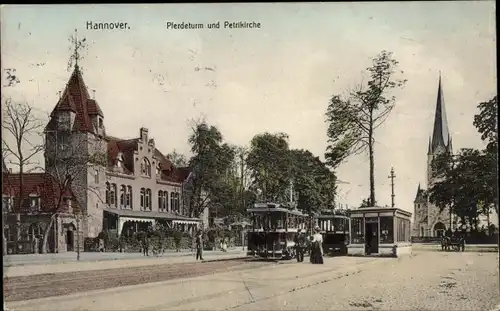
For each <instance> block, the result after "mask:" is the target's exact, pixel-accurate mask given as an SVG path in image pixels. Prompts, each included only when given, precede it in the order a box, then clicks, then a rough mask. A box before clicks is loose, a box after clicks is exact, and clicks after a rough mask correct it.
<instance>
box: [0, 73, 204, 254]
mask: <svg viewBox="0 0 500 311" xmlns="http://www.w3.org/2000/svg"><path fill="white" fill-rule="evenodd" d="M138 132H139V133H138V137H137V138H132V139H121V138H117V137H113V136H110V135H108V134H107V133H106V127H105V122H104V113H103V111H102V110H101V108H100V106H99V104H98V103H97V101H96V100H95V99H93V98H91V97H90V96H89V93H88V90H87V87H86V85H85V82H84V80H83V76H82V73H81V71H80V69H79V67H78V66H75V69H74V71H73V73H72V74H71V77H70V78H69V81H68V83H67V85H66V87H65V89H64V91H63V92H62V95H61V96H60V98H59V101H58V102H57V104H56V105H55V107H54V109H53V111H52V113H51V114H50V120H49V122H48V124H47V126H46V128H45V141H46V147H45V150H44V158H45V171H46V173H45V174H44V175H48V176H51V177H52V178H53V179H55V180H56V181H57V183H58V184H65V183H71V194H72V195H73V196H74V199H75V201H76V202H78V205H79V206H80V207H81V209H80V210H79V211H80V212H79V219H81V231H82V236H83V237H85V238H96V237H97V236H98V235H99V233H100V232H101V231H103V230H115V231H116V233H117V234H118V235H121V234H129V233H132V232H137V231H140V230H144V229H146V228H147V227H154V226H155V225H156V224H162V225H164V226H166V227H169V228H177V229H179V230H182V231H186V232H192V231H194V230H195V229H196V228H200V227H202V226H203V224H206V223H207V222H208V221H207V219H206V218H207V215H208V212H207V211H204V212H203V213H202V214H201V216H200V217H199V218H193V217H189V216H188V215H189V214H190V213H189V208H188V206H189V204H188V202H189V199H188V198H186V196H185V191H184V188H185V187H187V186H188V184H189V182H190V180H191V177H192V176H191V174H190V172H189V170H188V169H187V168H178V167H174V165H173V164H172V162H171V161H170V160H169V159H168V158H167V157H166V156H165V155H164V154H163V153H162V152H160V151H159V150H158V149H157V148H156V146H155V140H154V139H153V138H152V137H151V136H150V135H149V131H148V129H147V128H141V129H140V130H139V131H138ZM11 175H15V174H11ZM24 175H26V174H24ZM11 184H13V183H12V182H11ZM40 187H42V188H43V186H40ZM5 197H9V198H14V197H15V193H11V192H9V190H7V188H6V187H4V198H5ZM40 204H41V206H42V210H43V204H44V200H42V201H41V203H40ZM58 212H59V211H58ZM21 215H22V216H21V217H24V215H23V214H21ZM55 228H56V230H57V228H58V227H57V226H55ZM53 234H55V235H56V236H59V235H61V236H65V234H66V233H64V232H62V231H59V232H57V231H56V232H54V233H53ZM66 240H67V241H68V242H69V240H68V239H66ZM82 244H83V243H82ZM65 250H71V248H69V247H63V246H61V247H58V245H57V244H55V245H54V246H53V251H56V252H61V251H65Z"/></svg>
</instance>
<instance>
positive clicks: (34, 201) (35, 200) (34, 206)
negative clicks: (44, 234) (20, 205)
mask: <svg viewBox="0 0 500 311" xmlns="http://www.w3.org/2000/svg"><path fill="white" fill-rule="evenodd" d="M29 202H30V203H29V204H30V209H31V210H36V211H38V210H39V209H40V197H38V196H30V201H29Z"/></svg>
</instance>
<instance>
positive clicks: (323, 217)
mask: <svg viewBox="0 0 500 311" xmlns="http://www.w3.org/2000/svg"><path fill="white" fill-rule="evenodd" d="M315 218H316V224H317V226H318V227H319V228H320V230H321V233H322V234H323V250H324V252H325V254H328V255H347V246H348V245H349V232H350V230H349V226H350V221H349V217H348V216H346V215H342V214H337V213H335V212H334V211H322V212H321V213H320V214H319V215H317V216H316V217H315Z"/></svg>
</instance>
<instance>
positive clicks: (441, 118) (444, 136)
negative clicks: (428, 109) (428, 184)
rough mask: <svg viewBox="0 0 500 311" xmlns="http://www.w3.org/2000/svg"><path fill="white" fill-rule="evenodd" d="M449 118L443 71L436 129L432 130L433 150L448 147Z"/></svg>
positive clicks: (436, 115) (436, 113)
mask: <svg viewBox="0 0 500 311" xmlns="http://www.w3.org/2000/svg"><path fill="white" fill-rule="evenodd" d="M449 135H450V133H449V130H448V120H447V118H446V110H445V107H444V97H443V87H442V85H441V73H440V74H439V84H438V94H437V101H436V111H435V113H434V129H433V131H432V141H431V152H434V151H435V150H436V148H438V147H443V148H447V146H448V142H449Z"/></svg>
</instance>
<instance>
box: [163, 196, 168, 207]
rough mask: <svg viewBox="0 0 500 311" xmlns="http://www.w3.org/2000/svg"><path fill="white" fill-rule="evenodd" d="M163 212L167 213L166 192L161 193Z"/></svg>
mask: <svg viewBox="0 0 500 311" xmlns="http://www.w3.org/2000/svg"><path fill="white" fill-rule="evenodd" d="M163 210H164V211H165V212H167V211H168V191H163Z"/></svg>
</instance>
